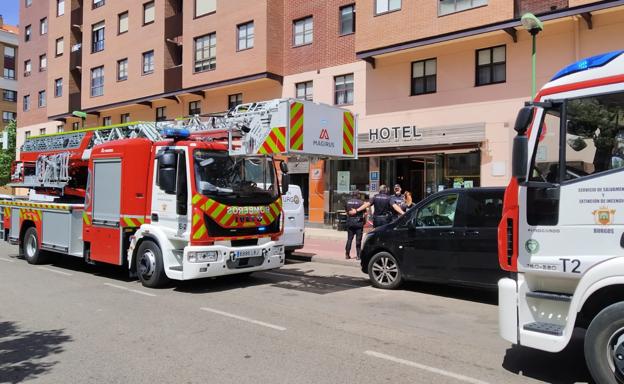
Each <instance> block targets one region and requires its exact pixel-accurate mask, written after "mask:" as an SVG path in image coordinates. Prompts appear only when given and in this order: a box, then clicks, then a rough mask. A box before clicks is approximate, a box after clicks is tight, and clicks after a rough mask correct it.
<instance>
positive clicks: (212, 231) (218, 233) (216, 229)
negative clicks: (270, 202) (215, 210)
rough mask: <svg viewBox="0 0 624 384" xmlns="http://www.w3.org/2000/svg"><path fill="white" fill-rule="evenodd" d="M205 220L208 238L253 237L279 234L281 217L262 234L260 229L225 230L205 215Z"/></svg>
mask: <svg viewBox="0 0 624 384" xmlns="http://www.w3.org/2000/svg"><path fill="white" fill-rule="evenodd" d="M204 220H205V222H206V227H207V228H208V236H210V237H230V236H253V235H262V234H265V233H275V232H279V224H280V220H281V216H278V217H277V218H276V219H275V221H273V223H271V224H269V225H267V226H266V229H265V230H264V231H262V232H260V231H259V230H258V228H255V227H251V228H223V227H221V226H220V225H219V224H217V223H216V221H214V220H212V219H211V218H210V216H208V215H206V214H204Z"/></svg>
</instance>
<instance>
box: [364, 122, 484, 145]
mask: <svg viewBox="0 0 624 384" xmlns="http://www.w3.org/2000/svg"><path fill="white" fill-rule="evenodd" d="M358 141H359V143H358V145H359V147H360V149H368V148H370V149H375V148H396V147H403V146H406V147H407V146H414V147H428V146H436V145H452V144H468V143H482V142H484V141H485V123H481V122H480V123H474V124H460V125H445V126H433V127H419V126H416V125H411V124H410V125H407V124H406V125H400V126H386V127H373V128H371V129H370V130H369V131H368V132H366V131H364V132H362V133H360V134H358Z"/></svg>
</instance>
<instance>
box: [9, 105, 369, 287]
mask: <svg viewBox="0 0 624 384" xmlns="http://www.w3.org/2000/svg"><path fill="white" fill-rule="evenodd" d="M355 124H356V122H355V116H354V115H353V114H352V113H351V112H349V111H346V110H343V109H340V108H336V107H333V106H328V105H321V104H315V103H312V102H307V101H300V100H290V99H276V100H270V101H266V102H259V103H251V104H244V105H239V106H237V107H236V108H235V109H233V110H231V111H229V112H227V113H225V114H221V115H212V116H204V117H199V116H195V117H193V118H190V119H187V120H183V121H176V122H158V123H153V122H137V123H129V124H120V125H113V126H107V127H101V128H92V129H84V130H80V131H72V132H66V133H59V134H54V135H43V136H38V137H32V138H29V139H28V140H26V142H25V143H24V145H23V146H22V148H21V156H20V160H19V161H18V162H16V164H15V166H14V171H13V183H12V186H14V187H22V188H28V189H29V195H28V199H25V200H20V199H16V200H13V201H0V206H1V207H2V209H0V210H1V211H2V214H3V220H2V229H3V234H4V238H5V240H7V241H9V242H10V243H12V244H17V245H19V249H20V253H21V254H22V255H23V256H24V258H25V259H26V260H27V261H28V262H29V263H32V264H37V263H41V262H44V260H45V258H46V257H47V256H50V253H62V254H66V255H70V256H75V257H80V258H84V260H85V261H87V262H90V263H94V262H100V263H107V264H114V265H120V266H122V265H123V266H126V267H127V268H128V269H129V270H130V272H131V273H132V274H136V275H138V278H139V279H140V281H141V282H142V284H143V285H144V286H147V287H158V286H162V285H163V284H165V283H166V282H167V281H168V280H169V279H173V280H188V279H196V278H202V277H211V276H220V275H227V274H236V273H249V272H254V271H259V270H267V269H273V268H279V267H280V266H282V265H283V264H284V258H285V256H284V246H283V244H282V242H281V240H280V237H281V236H282V232H283V226H284V220H283V217H282V200H281V194H283V193H286V190H287V188H288V179H289V177H288V174H287V171H288V170H287V164H286V163H285V162H284V161H282V160H280V161H278V160H276V159H274V156H276V155H278V156H279V155H282V156H308V157H309V156H311V157H314V158H353V157H355V156H356V154H357V146H356V145H357V144H356V134H355V132H357V131H356V126H355ZM276 164H279V168H280V170H281V172H282V175H281V184H282V188H280V181H279V179H280V177H278V172H277V170H276Z"/></svg>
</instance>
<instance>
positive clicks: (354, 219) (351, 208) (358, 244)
mask: <svg viewBox="0 0 624 384" xmlns="http://www.w3.org/2000/svg"><path fill="white" fill-rule="evenodd" d="M363 205H364V202H363V201H362V200H360V191H358V190H355V191H353V192H351V198H350V199H349V200H347V206H346V211H347V246H346V248H345V259H350V258H351V256H350V253H351V243H352V242H353V236H355V252H356V255H357V259H358V260H360V251H361V249H362V232H363V231H364V213H365V210H360V211H358V208H360V207H361V206H363Z"/></svg>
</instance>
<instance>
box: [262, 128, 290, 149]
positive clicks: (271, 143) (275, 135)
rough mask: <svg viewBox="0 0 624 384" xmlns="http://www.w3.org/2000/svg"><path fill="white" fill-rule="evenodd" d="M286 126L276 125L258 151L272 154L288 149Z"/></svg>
mask: <svg viewBox="0 0 624 384" xmlns="http://www.w3.org/2000/svg"><path fill="white" fill-rule="evenodd" d="M285 141H286V127H275V128H273V129H271V133H269V136H267V138H266V140H265V141H264V143H263V144H262V146H261V147H260V149H259V150H258V153H260V154H263V155H270V154H274V153H282V152H284V151H286V144H285Z"/></svg>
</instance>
